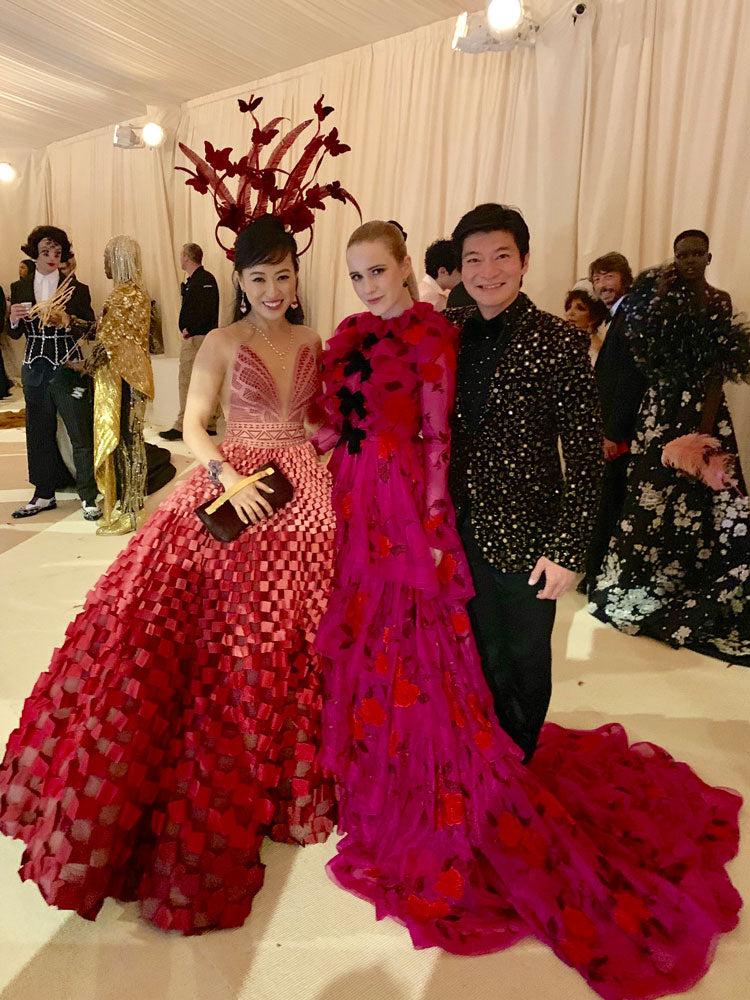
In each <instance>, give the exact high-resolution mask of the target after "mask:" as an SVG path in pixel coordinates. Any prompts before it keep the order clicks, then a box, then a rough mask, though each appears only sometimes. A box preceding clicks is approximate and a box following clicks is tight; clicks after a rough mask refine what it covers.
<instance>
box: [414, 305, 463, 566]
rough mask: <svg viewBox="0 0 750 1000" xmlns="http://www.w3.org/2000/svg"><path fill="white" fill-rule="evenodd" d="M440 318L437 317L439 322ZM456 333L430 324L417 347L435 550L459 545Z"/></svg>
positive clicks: (427, 516) (429, 530)
mask: <svg viewBox="0 0 750 1000" xmlns="http://www.w3.org/2000/svg"><path fill="white" fill-rule="evenodd" d="M437 319H438V317H437V314H436V320H437ZM456 333H457V331H456V330H455V329H454V328H453V327H452V326H450V325H449V324H448V323H447V322H446V321H445V320H443V319H442V318H440V319H439V321H438V322H435V323H430V324H429V325H428V327H427V330H426V332H425V334H424V336H423V337H422V338H421V339H420V341H419V343H418V344H417V361H418V375H419V379H420V397H421V404H422V438H423V440H424V464H425V470H424V476H425V481H424V496H425V511H424V528H425V532H426V534H427V538H428V541H429V544H430V546H431V547H432V548H435V549H442V550H443V551H447V550H448V549H453V548H455V547H456V545H457V544H458V539H457V536H456V532H455V524H454V514H453V504H452V503H451V500H450V497H449V495H448V463H449V462H450V452H451V431H450V419H451V414H452V412H453V402H454V397H455V387H456V347H455V342H456Z"/></svg>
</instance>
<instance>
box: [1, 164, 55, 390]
mask: <svg viewBox="0 0 750 1000" xmlns="http://www.w3.org/2000/svg"><path fill="white" fill-rule="evenodd" d="M0 162H9V163H12V164H13V166H14V167H15V169H16V177H15V180H13V181H11V182H10V183H6V184H0V285H2V287H3V290H4V291H5V295H6V297H7V298H8V299H10V283H11V281H15V280H16V278H17V277H18V263H19V261H20V260H22V259H23V257H24V256H25V254H23V253H21V246H22V245H23V244H24V243H25V242H26V237H27V236H28V234H29V230H30V229H31V228H32V227H33V226H35V225H40V224H42V223H45V222H49V221H50V218H51V214H50V212H51V209H50V181H49V164H48V162H47V154H46V152H45V151H44V150H28V149H9V148H5V149H0ZM29 219H33V220H34V221H33V222H32V223H31V225H30V224H29ZM2 351H3V358H4V359H5V367H6V369H7V372H8V375H9V376H10V377H11V378H12V379H17V378H19V376H20V372H21V362H22V360H23V351H24V345H23V342H22V341H17V340H11V339H10V338H9V337H3V338H2Z"/></svg>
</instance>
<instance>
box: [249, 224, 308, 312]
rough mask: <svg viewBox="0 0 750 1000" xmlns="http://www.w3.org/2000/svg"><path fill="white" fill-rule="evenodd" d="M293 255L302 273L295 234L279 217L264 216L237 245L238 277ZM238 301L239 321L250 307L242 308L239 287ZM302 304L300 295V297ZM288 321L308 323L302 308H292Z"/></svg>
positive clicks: (290, 307)
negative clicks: (293, 234)
mask: <svg viewBox="0 0 750 1000" xmlns="http://www.w3.org/2000/svg"><path fill="white" fill-rule="evenodd" d="M289 254H291V256H292V265H293V266H294V271H295V274H297V273H299V257H298V256H297V244H296V242H295V239H294V237H293V236H292V234H291V233H288V232H287V231H286V229H285V228H284V224H283V222H281V220H280V219H278V218H276V216H275V215H261V216H259V217H258V218H257V219H253V221H252V222H251V223H250V224H249V225H247V226H245V228H244V229H243V230H242V232H241V233H240V234H239V236H238V237H237V239H236V240H235V243H234V269H235V271H236V272H237V274H238V275H240V274H242V272H243V271H244V270H246V269H247V268H248V267H256V266H257V265H258V264H280V263H281V262H282V261H283V260H284V258H285V257H287V256H288V255H289ZM237 294H238V301H237V305H236V308H235V322H236V321H237V320H238V319H241V318H242V316H244V315H246V314H247V313H248V312H249V309H250V307H249V305H248V304H247V301H246V300H245V306H246V308H242V300H243V299H244V293H243V291H242V289H241V288H239V286H238V288H237ZM297 299H298V301H299V294H298V295H297ZM286 318H287V319H288V320H289V322H290V323H304V313H303V311H302V306H301V305H299V304H298V305H296V306H289V308H288V309H287V311H286Z"/></svg>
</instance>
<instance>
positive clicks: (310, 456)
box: [0, 217, 335, 934]
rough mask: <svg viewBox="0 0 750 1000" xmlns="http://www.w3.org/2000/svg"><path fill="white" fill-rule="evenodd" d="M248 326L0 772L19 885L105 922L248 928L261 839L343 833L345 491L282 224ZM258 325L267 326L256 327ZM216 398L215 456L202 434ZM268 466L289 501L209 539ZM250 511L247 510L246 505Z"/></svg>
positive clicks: (219, 357)
mask: <svg viewBox="0 0 750 1000" xmlns="http://www.w3.org/2000/svg"><path fill="white" fill-rule="evenodd" d="M235 266H236V269H237V271H238V274H239V277H240V281H241V283H242V284H243V287H244V289H245V294H246V298H247V300H248V301H249V304H250V307H251V308H250V312H249V314H248V316H247V317H246V318H245V319H243V320H241V321H240V322H238V323H234V324H233V325H232V326H230V327H226V328H224V329H221V330H216V331H214V332H213V333H211V334H210V335H209V337H208V338H207V340H206V343H205V344H204V345H203V347H202V348H201V353H200V354H199V356H198V360H197V361H196V366H195V369H194V373H193V381H192V383H191V389H190V397H189V403H188V412H187V415H186V439H187V440H188V443H189V444H190V446H191V448H192V449H193V452H194V453H195V454H196V456H197V457H198V459H199V460H200V461H201V462H202V463H204V464H205V465H207V464H208V463H209V462H214V463H215V467H214V468H213V469H212V470H211V471H213V473H214V474H215V475H216V476H217V478H218V479H219V480H220V482H221V485H218V484H217V483H215V482H212V481H211V479H210V478H209V475H208V474H207V470H206V468H205V467H202V468H199V469H198V470H197V471H196V472H194V473H193V475H191V476H190V477H189V478H188V479H187V480H186V481H185V482H184V483H182V485H180V486H178V488H177V489H176V490H175V491H174V492H173V493H172V494H171V496H170V497H169V498H168V499H167V500H166V501H165V502H164V503H163V504H162V505H161V506H160V507H159V509H158V510H157V511H156V513H155V514H154V515H153V516H152V517H151V519H150V520H149V521H148V522H147V524H146V525H145V526H144V527H143V528H142V530H141V531H139V532H138V533H137V534H136V535H135V536H134V537H133V539H132V541H131V542H130V544H129V545H128V546H127V548H125V549H124V550H123V551H122V552H121V553H120V555H119V556H118V558H117V559H116V560H115V562H114V563H113V565H112V566H111V567H110V569H109V570H108V571H107V572H106V573H105V574H104V576H103V577H102V578H101V579H100V580H99V582H98V583H97V584H96V586H95V587H94V588H93V590H92V591H91V592H90V593H89V595H88V597H87V600H86V603H85V606H84V608H83V610H82V611H81V613H80V614H79V615H78V617H77V618H76V619H75V621H73V622H72V624H71V625H70V626H69V628H68V631H67V634H66V637H65V641H64V643H63V645H62V647H61V648H60V649H58V650H56V651H55V653H54V656H53V658H52V663H51V664H50V667H49V669H48V670H47V671H46V672H45V673H43V674H42V675H41V677H40V678H39V680H38V681H37V683H36V686H35V688H34V691H33V693H32V694H31V696H30V697H29V698H28V699H27V701H26V704H25V705H24V708H23V715H22V717H21V721H20V724H19V726H18V728H17V729H16V730H15V731H14V732H13V733H12V734H11V737H10V741H9V743H8V748H7V751H6V754H5V759H4V762H3V764H2V767H0V830H1V831H2V832H3V833H5V834H7V835H8V836H11V837H17V838H19V839H20V840H23V841H24V842H25V844H26V851H25V853H24V855H23V861H22V865H21V870H20V874H21V877H22V878H24V879H32V880H33V881H35V882H36V883H37V885H38V886H39V889H40V890H41V892H42V895H43V896H44V898H45V899H46V900H47V902H48V903H51V904H53V905H55V906H58V907H60V908H61V909H70V910H76V911H77V912H78V913H79V914H81V916H84V917H87V918H90V919H93V918H94V917H95V916H96V914H97V913H98V911H99V909H100V908H101V906H102V903H103V901H104V899H105V898H106V897H107V896H112V897H115V898H117V899H138V900H140V902H141V912H142V915H143V916H144V918H146V919H147V920H149V921H151V922H152V923H153V924H155V925H156V926H157V927H159V928H162V929H165V930H179V931H181V932H183V933H185V934H196V933H200V932H202V931H205V930H208V929H211V928H215V927H219V928H222V927H236V926H238V925H240V924H241V923H242V922H243V921H244V919H245V917H246V916H247V915H248V913H249V912H250V908H251V905H252V900H253V897H254V895H255V893H256V892H257V891H258V890H259V889H260V887H261V886H262V884H263V867H264V866H263V865H262V864H261V861H260V856H259V851H260V846H261V842H262V840H263V838H264V837H265V836H268V837H270V838H271V839H273V840H277V841H280V842H283V843H294V844H312V843H318V842H320V841H323V840H325V839H326V837H327V836H328V834H329V833H330V831H331V830H332V828H333V824H334V821H335V805H334V796H333V788H332V785H331V783H330V780H328V779H327V778H326V777H325V776H324V774H323V772H322V770H321V767H320V763H319V760H318V747H319V744H320V709H321V692H320V660H319V657H318V656H317V654H315V653H313V651H312V641H313V638H314V634H315V630H316V627H317V624H318V622H319V620H320V617H321V614H322V612H323V610H324V607H325V602H326V599H327V594H328V589H329V585H330V577H331V572H332V563H333V538H334V515H333V511H332V509H331V504H330V477H329V475H328V473H327V472H326V471H325V470H324V469H323V468H322V467H321V466H320V464H319V462H318V459H317V456H316V454H315V452H314V449H313V448H312V446H311V445H310V443H309V442H308V441H307V440H306V436H305V419H306V417H307V416H308V414H309V412H310V410H311V407H312V406H313V405H314V400H315V397H316V396H317V394H318V393H319V391H320V378H319V368H318V357H319V348H320V341H319V339H318V338H317V335H316V334H315V333H313V331H312V330H309V329H308V328H307V327H304V326H292V325H291V324H290V323H289V321H288V320H287V318H286V311H287V308H288V307H289V306H290V304H291V303H292V301H293V299H294V297H295V285H296V269H297V258H296V248H295V245H294V241H293V239H292V238H291V237H290V236H288V235H287V234H286V233H285V232H284V230H283V227H282V226H281V224H280V223H278V222H277V221H276V220H274V219H270V218H268V217H266V218H265V219H261V220H259V221H258V222H256V223H253V224H251V225H250V226H249V227H248V228H247V229H246V230H245V231H244V232H243V233H242V234H241V235H240V237H239V238H238V240H237V245H236V258H235ZM251 320H252V322H251ZM219 394H221V396H222V399H223V406H224V412H225V413H227V414H228V420H227V437H226V441H225V442H224V444H223V445H222V446H221V448H220V449H217V448H216V446H215V444H214V443H213V440H212V439H211V438H210V437H209V436H208V435H207V434H206V431H205V426H206V423H207V421H208V420H209V419H210V417H211V414H212V413H213V412H214V407H215V404H216V398H217V395H219ZM269 460H273V461H275V462H276V463H277V464H278V465H279V467H280V468H281V469H282V471H283V472H284V473H285V474H286V476H287V478H288V479H289V480H290V481H291V482H292V484H293V486H294V490H295V495H294V498H293V500H292V501H290V502H289V503H288V504H287V505H286V506H285V507H282V508H281V509H280V510H279V511H278V512H277V513H275V514H274V515H273V516H270V517H268V516H267V513H268V512H267V510H264V508H263V504H264V503H265V501H264V499H263V494H262V493H261V492H260V491H259V490H257V489H256V488H255V487H253V486H249V487H245V488H244V489H243V490H242V491H241V492H239V493H237V495H236V496H235V497H234V498H233V499H232V501H231V502H232V503H233V505H234V506H235V508H236V509H237V510H238V512H240V516H241V517H242V519H243V520H246V521H247V520H249V521H250V522H253V523H251V526H250V527H249V528H247V530H245V531H244V532H243V533H242V534H240V535H239V536H238V537H237V538H235V540H234V541H232V542H229V543H224V542H220V541H216V540H215V539H214V538H213V537H212V536H211V535H209V534H208V532H207V531H206V529H205V528H204V527H203V525H202V523H201V522H200V521H199V519H198V517H197V516H196V514H195V508H196V507H197V506H199V505H200V504H202V503H204V502H205V501H206V500H209V499H213V498H215V497H217V496H218V495H219V494H220V493H221V492H222V489H228V488H229V487H230V486H231V485H232V484H233V483H234V482H235V481H236V480H238V479H241V478H242V477H244V476H247V475H248V474H249V473H251V472H252V471H253V470H255V469H257V468H258V467H259V466H260V465H261V464H262V463H265V462H268V461H269ZM243 512H244V513H243Z"/></svg>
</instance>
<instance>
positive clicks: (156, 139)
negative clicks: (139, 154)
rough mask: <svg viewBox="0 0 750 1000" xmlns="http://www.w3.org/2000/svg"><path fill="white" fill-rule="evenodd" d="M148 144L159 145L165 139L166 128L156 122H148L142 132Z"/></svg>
mask: <svg viewBox="0 0 750 1000" xmlns="http://www.w3.org/2000/svg"><path fill="white" fill-rule="evenodd" d="M141 136H142V138H143V141H144V142H145V143H146V145H147V146H159V145H160V144H161V143H162V142H163V141H164V129H163V128H162V127H161V125H157V124H156V122H148V123H147V124H146V125H144V126H143V130H142V132H141Z"/></svg>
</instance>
